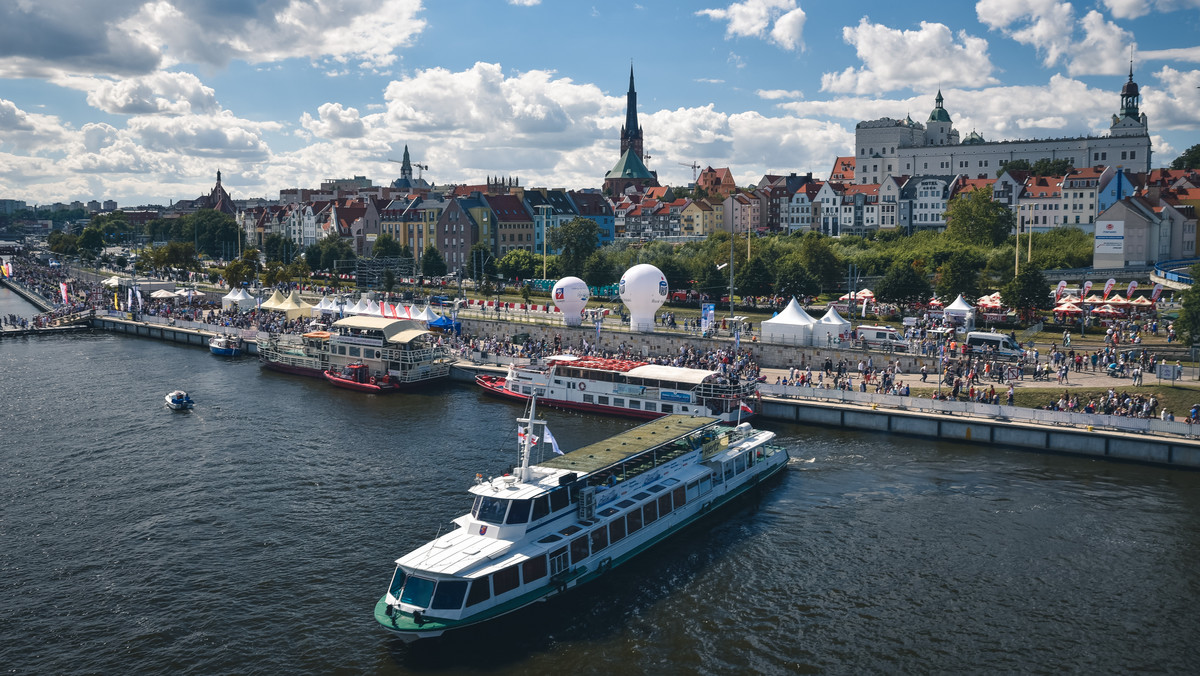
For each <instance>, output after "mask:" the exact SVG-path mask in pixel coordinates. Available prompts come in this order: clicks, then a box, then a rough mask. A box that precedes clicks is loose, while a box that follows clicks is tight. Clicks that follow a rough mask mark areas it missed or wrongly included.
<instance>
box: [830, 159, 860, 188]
mask: <svg viewBox="0 0 1200 676" xmlns="http://www.w3.org/2000/svg"><path fill="white" fill-rule="evenodd" d="M854 168H855V159H854V156H853V155H847V156H845V157H838V158H836V159H834V160H833V169H832V170H830V172H829V180H831V181H837V182H839V183H853V182H854Z"/></svg>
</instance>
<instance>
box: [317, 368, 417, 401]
mask: <svg viewBox="0 0 1200 676" xmlns="http://www.w3.org/2000/svg"><path fill="white" fill-rule="evenodd" d="M325 380H328V381H329V383H330V384H331V385H333V386H334V387H340V388H343V389H347V390H354V391H355V392H369V393H372V394H387V393H388V392H397V391H399V390H400V383H399V381H397V380H396V379H395V378H393V377H392V376H389V375H387V374H383V373H376V374H374V375H372V374H371V367H369V366H367V365H366V364H362V363H358V364H347V365H345V366H342V367H341V368H331V369H328V370H326V371H325Z"/></svg>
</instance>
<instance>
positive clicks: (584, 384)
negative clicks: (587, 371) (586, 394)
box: [579, 383, 587, 390]
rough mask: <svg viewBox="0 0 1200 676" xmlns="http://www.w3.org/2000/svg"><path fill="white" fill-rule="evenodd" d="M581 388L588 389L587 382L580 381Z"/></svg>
mask: <svg viewBox="0 0 1200 676" xmlns="http://www.w3.org/2000/svg"><path fill="white" fill-rule="evenodd" d="M579 389H581V390H586V389H587V383H579Z"/></svg>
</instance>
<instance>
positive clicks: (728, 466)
mask: <svg viewBox="0 0 1200 676" xmlns="http://www.w3.org/2000/svg"><path fill="white" fill-rule="evenodd" d="M721 465H722V466H724V467H725V479H726V480H727V481H728V480H729V479H732V478H733V461H732V460H730V461H728V462H723V463H721Z"/></svg>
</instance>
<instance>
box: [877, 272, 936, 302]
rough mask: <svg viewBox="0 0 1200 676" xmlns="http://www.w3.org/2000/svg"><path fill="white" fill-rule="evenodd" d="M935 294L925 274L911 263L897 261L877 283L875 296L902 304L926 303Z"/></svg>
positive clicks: (884, 300) (885, 300)
mask: <svg viewBox="0 0 1200 676" xmlns="http://www.w3.org/2000/svg"><path fill="white" fill-rule="evenodd" d="M932 295H933V288H932V287H931V286H930V285H929V280H928V279H925V275H923V274H921V273H920V272H918V271H917V270H916V269H914V268H913V266H912V265H911V264H909V263H905V262H903V261H896V262H895V263H893V264H892V267H890V268H888V271H887V274H885V275H884V276H883V279H881V280H879V282H878V283H876V284H875V296H876V298H878V299H879V300H881V301H883V302H885V303H898V304H901V305H908V304H915V303H925V302H928V301H929V297H930V296H932Z"/></svg>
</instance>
